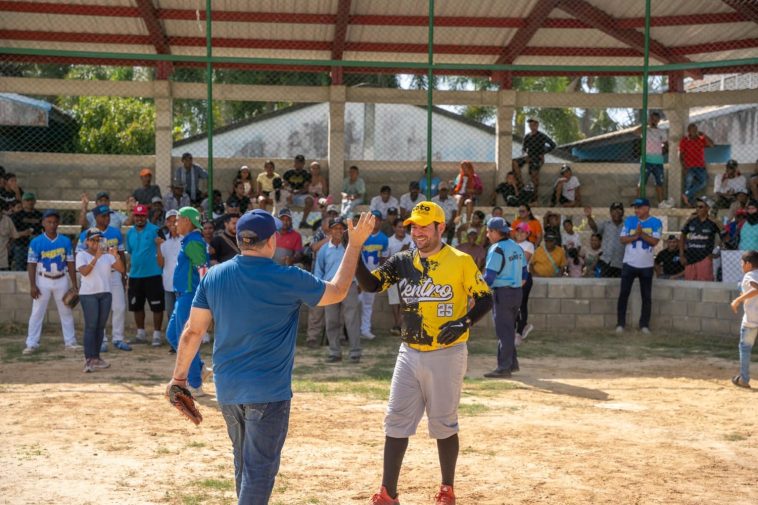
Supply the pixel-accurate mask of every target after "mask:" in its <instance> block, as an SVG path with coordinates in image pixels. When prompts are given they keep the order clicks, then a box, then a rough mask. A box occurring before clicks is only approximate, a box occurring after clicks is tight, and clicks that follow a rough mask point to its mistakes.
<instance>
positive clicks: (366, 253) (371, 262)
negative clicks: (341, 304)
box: [358, 210, 389, 340]
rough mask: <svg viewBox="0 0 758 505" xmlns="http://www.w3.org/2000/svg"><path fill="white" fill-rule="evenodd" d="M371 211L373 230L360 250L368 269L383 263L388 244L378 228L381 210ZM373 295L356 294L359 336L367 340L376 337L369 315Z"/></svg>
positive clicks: (370, 314) (366, 292)
mask: <svg viewBox="0 0 758 505" xmlns="http://www.w3.org/2000/svg"><path fill="white" fill-rule="evenodd" d="M371 213H372V214H373V215H374V230H373V232H372V233H371V235H370V236H369V237H368V238H367V239H366V241H365V242H364V243H363V249H362V250H361V256H362V259H363V263H364V264H365V265H366V268H368V269H369V270H373V269H376V268H378V267H379V265H381V264H382V263H384V260H385V259H386V257H387V247H388V246H389V238H388V237H387V235H385V234H384V233H382V232H381V231H380V230H379V228H380V225H381V222H380V219H381V212H379V211H378V210H374V211H371ZM375 297H376V293H374V292H369V291H361V293H360V294H359V295H358V298H359V299H360V301H361V337H362V338H365V339H368V340H373V339H374V338H376V335H374V334H373V333H372V332H371V316H372V315H373V313H374V298H375Z"/></svg>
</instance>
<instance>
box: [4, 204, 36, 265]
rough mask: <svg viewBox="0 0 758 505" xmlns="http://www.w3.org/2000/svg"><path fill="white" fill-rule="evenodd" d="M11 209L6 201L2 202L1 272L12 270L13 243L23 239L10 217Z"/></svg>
mask: <svg viewBox="0 0 758 505" xmlns="http://www.w3.org/2000/svg"><path fill="white" fill-rule="evenodd" d="M9 209H10V206H9V204H8V203H7V202H5V200H0V271H6V270H10V258H11V251H12V248H11V241H12V240H15V239H18V238H20V237H21V235H19V233H18V232H17V231H16V227H15V226H14V225H13V220H12V219H11V218H10V216H9V215H8V211H9ZM26 233H27V234H29V233H31V232H30V231H27V232H26Z"/></svg>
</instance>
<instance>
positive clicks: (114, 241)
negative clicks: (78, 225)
mask: <svg viewBox="0 0 758 505" xmlns="http://www.w3.org/2000/svg"><path fill="white" fill-rule="evenodd" d="M103 237H105V240H107V241H108V247H109V248H111V247H115V248H116V249H117V250H119V251H123V250H124V236H123V235H122V234H121V230H119V229H118V228H114V227H113V226H109V227H107V228H106V229H105V231H104V232H103ZM86 241H87V230H84V231H83V232H82V233H81V234H80V235H79V243H78V244H77V245H76V250H77V251H86V250H87V244H86Z"/></svg>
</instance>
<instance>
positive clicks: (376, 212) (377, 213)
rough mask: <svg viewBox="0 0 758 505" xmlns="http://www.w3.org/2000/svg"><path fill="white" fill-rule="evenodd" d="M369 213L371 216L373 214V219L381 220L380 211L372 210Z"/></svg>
mask: <svg viewBox="0 0 758 505" xmlns="http://www.w3.org/2000/svg"><path fill="white" fill-rule="evenodd" d="M371 213H372V214H373V215H374V216H375V217H378V218H379V219H381V218H382V211H381V210H372V211H371Z"/></svg>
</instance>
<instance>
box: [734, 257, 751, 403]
mask: <svg viewBox="0 0 758 505" xmlns="http://www.w3.org/2000/svg"><path fill="white" fill-rule="evenodd" d="M742 271H743V272H744V274H745V275H744V276H743V277H742V281H741V282H740V291H741V294H740V296H738V297H737V298H735V299H734V300H732V303H731V306H732V310H733V311H734V313H735V314H737V311H738V310H739V308H740V304H743V303H744V304H745V314H744V315H743V316H742V324H741V325H740V345H739V350H740V373H739V374H737V375H735V376H734V377H732V384H734V385H735V386H738V387H741V388H749V387H750V354H751V353H752V352H753V345H755V337H756V336H757V335H758V302H757V301H756V300H755V297H756V296H758V251H754V250H751V251H746V252H745V253H743V254H742Z"/></svg>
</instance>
